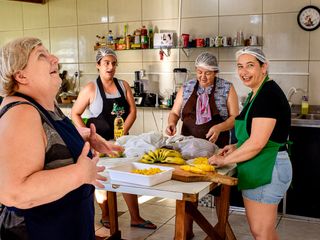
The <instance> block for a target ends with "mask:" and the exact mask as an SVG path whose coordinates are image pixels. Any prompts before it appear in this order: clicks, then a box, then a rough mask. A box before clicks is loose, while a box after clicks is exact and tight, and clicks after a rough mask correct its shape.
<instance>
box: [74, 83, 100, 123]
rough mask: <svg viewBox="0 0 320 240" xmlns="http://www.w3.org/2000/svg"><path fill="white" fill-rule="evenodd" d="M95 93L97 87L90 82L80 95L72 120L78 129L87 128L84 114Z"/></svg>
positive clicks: (75, 104)
mask: <svg viewBox="0 0 320 240" xmlns="http://www.w3.org/2000/svg"><path fill="white" fill-rule="evenodd" d="M94 93H95V85H94V84H93V83H92V82H90V83H88V84H87V85H86V86H85V87H84V88H83V89H82V90H81V91H80V93H79V95H78V97H77V100H76V101H75V103H74V104H73V106H72V109H71V119H72V121H73V123H74V125H75V126H76V127H85V124H84V122H83V121H82V117H81V115H82V113H83V112H84V111H85V110H86V108H87V107H88V106H89V105H90V102H91V101H92V99H93V97H94Z"/></svg>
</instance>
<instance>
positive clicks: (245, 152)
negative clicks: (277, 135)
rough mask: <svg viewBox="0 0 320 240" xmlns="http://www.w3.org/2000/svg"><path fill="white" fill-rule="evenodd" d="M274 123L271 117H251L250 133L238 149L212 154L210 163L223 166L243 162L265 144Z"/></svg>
mask: <svg viewBox="0 0 320 240" xmlns="http://www.w3.org/2000/svg"><path fill="white" fill-rule="evenodd" d="M275 125H276V119H273V118H253V119H252V127H251V134H250V137H249V138H248V140H246V141H245V142H244V143H243V144H242V145H241V146H240V147H239V148H238V149H236V150H234V151H233V152H232V153H230V154H228V155H227V156H225V157H224V156H221V155H214V156H212V157H211V158H210V159H209V162H210V164H217V165H218V166H223V165H226V164H229V163H238V162H244V161H247V160H249V159H251V158H252V157H254V156H255V155H257V154H258V153H259V152H260V151H261V150H262V149H263V148H264V146H265V145H266V144H267V142H268V140H269V138H270V136H271V134H272V131H273V129H274V127H275Z"/></svg>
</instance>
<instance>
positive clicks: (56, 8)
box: [49, 0, 77, 27]
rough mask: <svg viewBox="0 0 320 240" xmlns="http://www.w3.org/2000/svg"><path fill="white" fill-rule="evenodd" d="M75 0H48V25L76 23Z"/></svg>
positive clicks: (59, 25)
mask: <svg viewBox="0 0 320 240" xmlns="http://www.w3.org/2000/svg"><path fill="white" fill-rule="evenodd" d="M76 6H77V5H76V0H51V1H49V21H50V27H62V26H74V25H77V8H76Z"/></svg>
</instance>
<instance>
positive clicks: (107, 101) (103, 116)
mask: <svg viewBox="0 0 320 240" xmlns="http://www.w3.org/2000/svg"><path fill="white" fill-rule="evenodd" d="M113 81H114V83H115V85H116V87H117V89H118V92H119V93H120V97H118V98H106V94H105V92H104V89H103V84H102V81H101V79H100V76H99V77H98V78H97V86H98V89H99V92H100V95H101V98H102V101H103V107H102V111H101V113H100V114H99V116H98V117H95V118H89V119H88V121H87V123H86V126H87V127H90V124H91V123H93V124H94V125H95V127H96V129H97V133H98V134H99V135H100V136H102V137H103V138H104V139H106V140H110V139H113V138H114V119H115V118H116V116H117V115H116V114H111V112H112V109H113V104H114V103H116V104H117V105H118V106H119V107H123V108H124V113H123V115H122V116H121V117H122V118H123V120H124V121H125V120H126V118H127V117H128V115H129V112H130V106H129V104H128V102H127V100H126V97H125V95H124V93H123V91H122V88H121V87H120V84H119V82H118V80H117V79H116V78H113Z"/></svg>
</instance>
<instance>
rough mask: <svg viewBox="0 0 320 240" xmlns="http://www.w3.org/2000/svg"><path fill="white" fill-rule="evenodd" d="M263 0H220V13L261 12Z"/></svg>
mask: <svg viewBox="0 0 320 240" xmlns="http://www.w3.org/2000/svg"><path fill="white" fill-rule="evenodd" d="M261 13H262V0H241V1H239V0H219V15H220V16H221V15H239V14H261Z"/></svg>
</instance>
